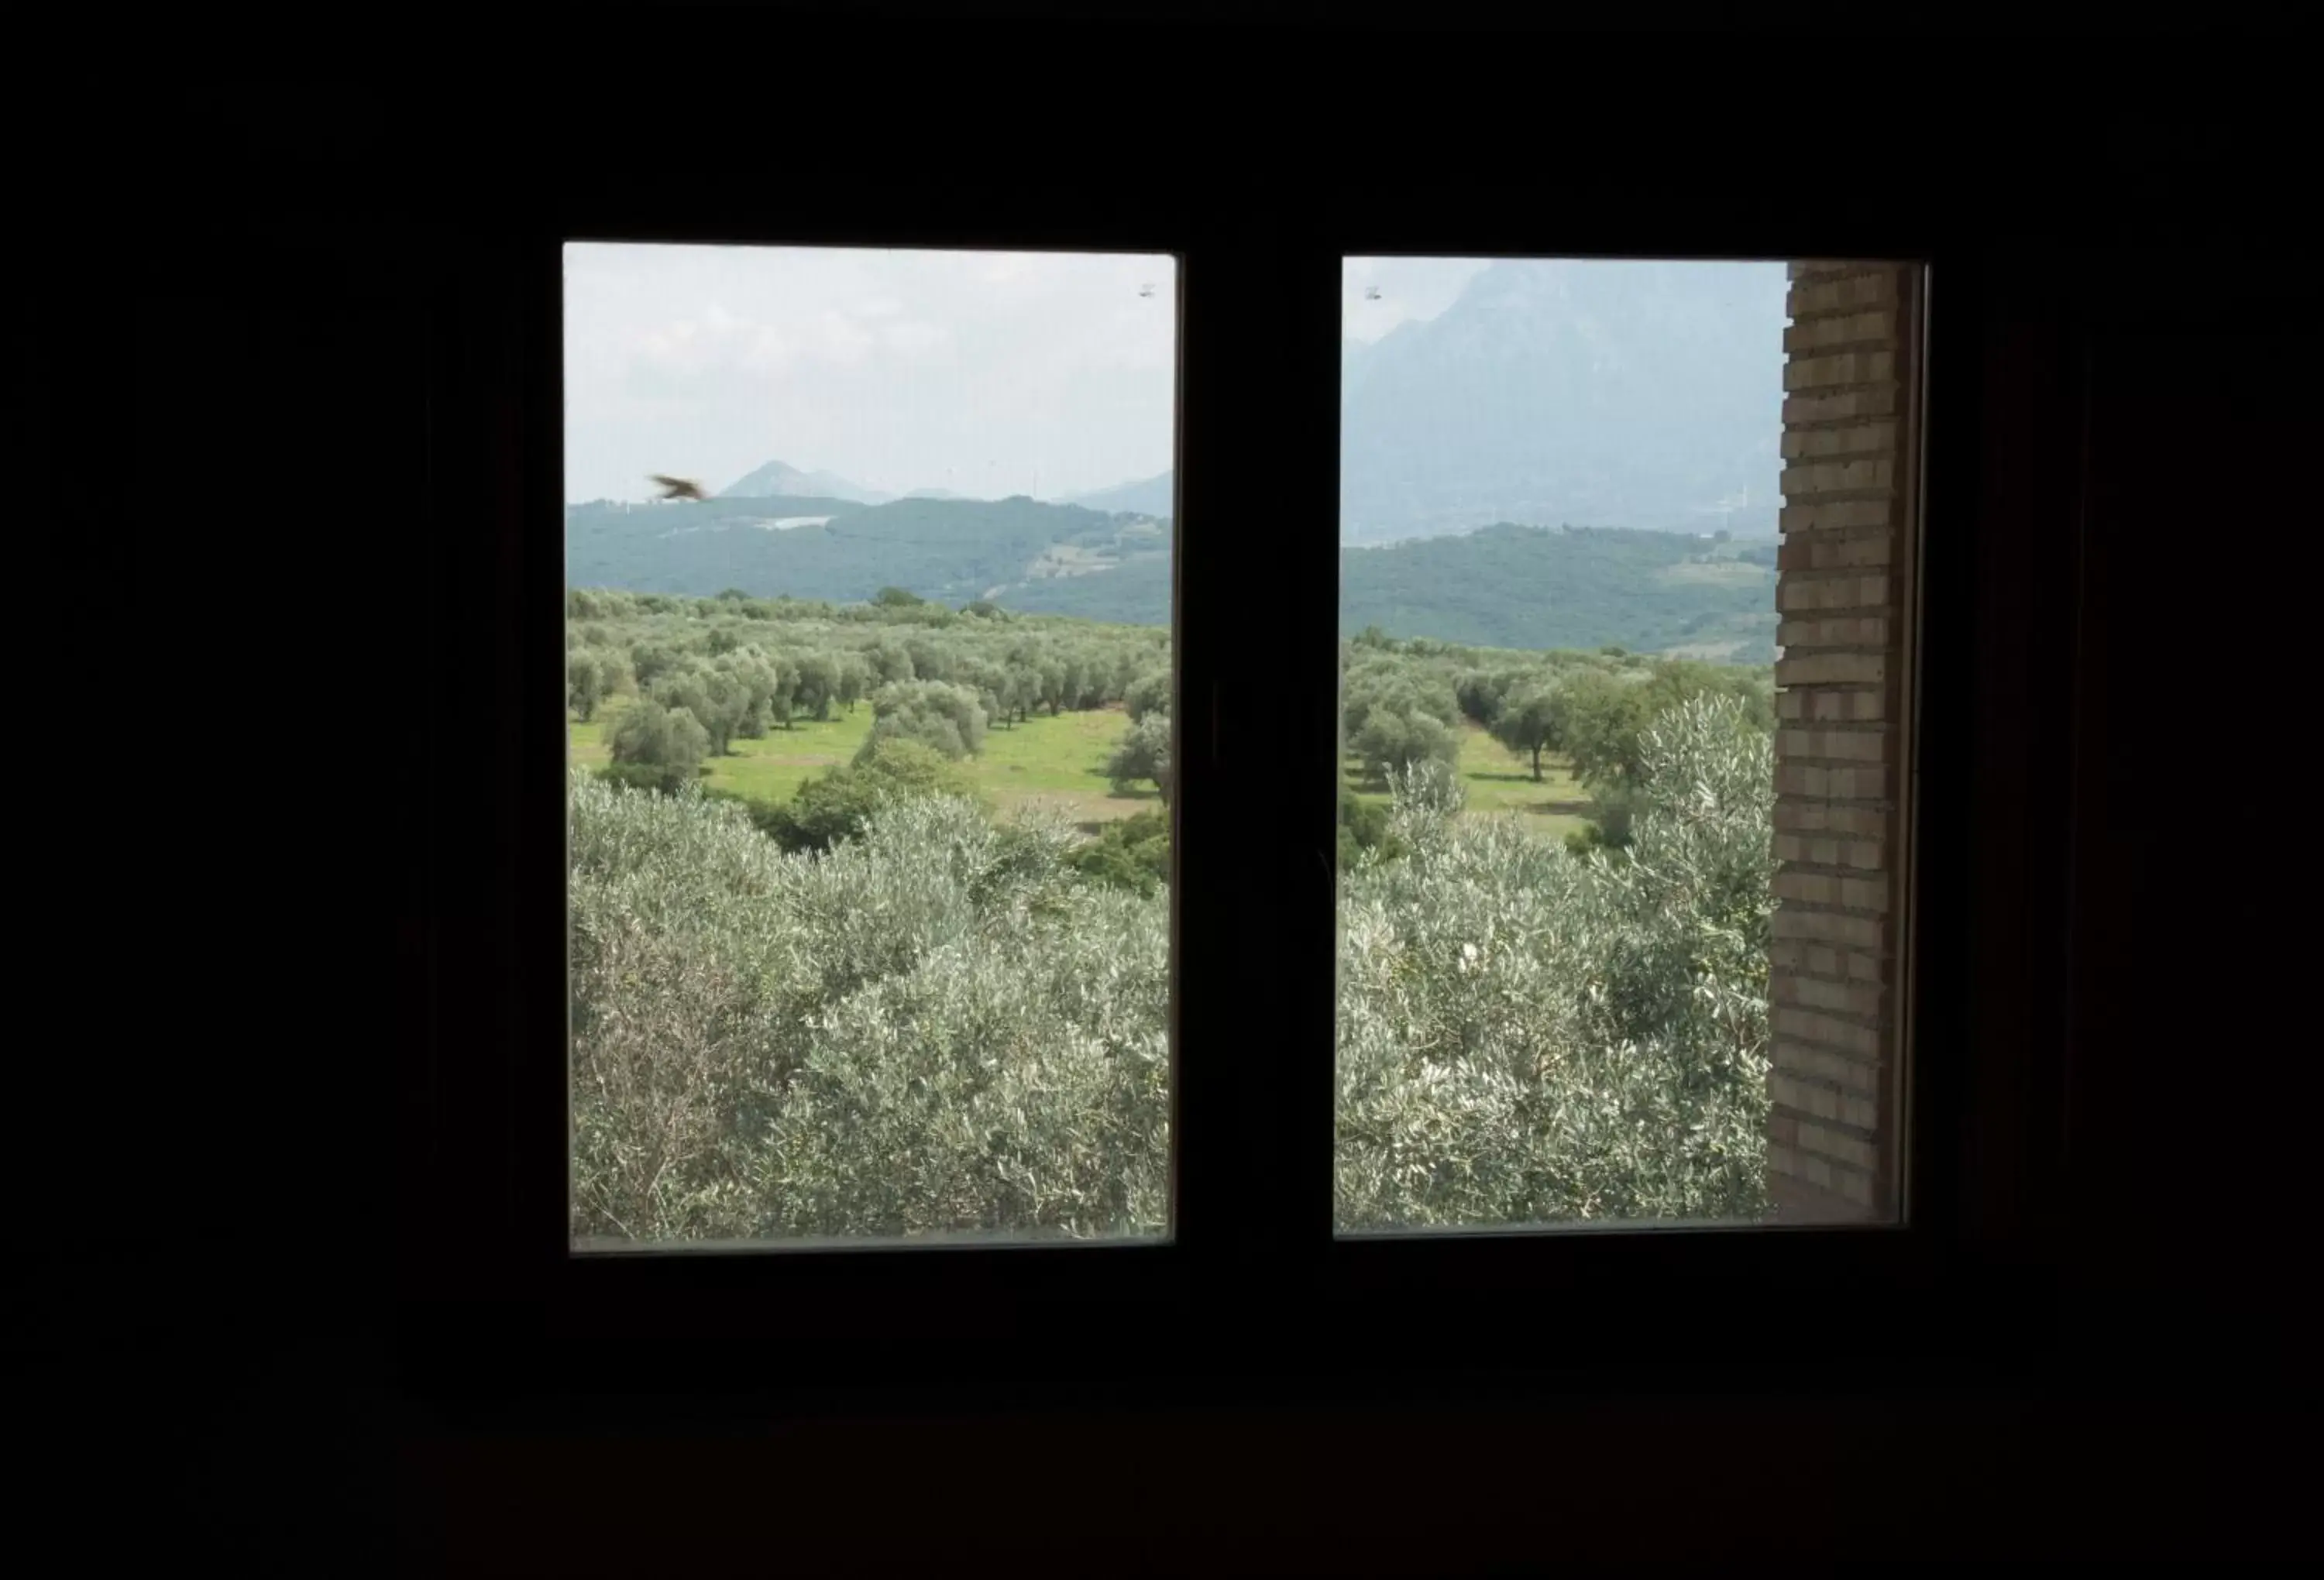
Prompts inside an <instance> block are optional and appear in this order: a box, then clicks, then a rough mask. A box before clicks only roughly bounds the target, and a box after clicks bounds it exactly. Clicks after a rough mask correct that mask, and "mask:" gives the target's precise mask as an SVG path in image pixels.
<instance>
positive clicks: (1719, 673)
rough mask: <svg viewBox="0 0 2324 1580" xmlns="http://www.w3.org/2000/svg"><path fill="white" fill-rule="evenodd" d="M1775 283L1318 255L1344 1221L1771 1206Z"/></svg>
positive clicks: (1596, 1216) (1672, 272)
mask: <svg viewBox="0 0 2324 1580" xmlns="http://www.w3.org/2000/svg"><path fill="white" fill-rule="evenodd" d="M1784 296H1785V280H1784V267H1783V265H1781V264H1780V263H1774V264H1771V263H1720V262H1622V261H1605V260H1573V259H1502V260H1470V259H1454V258H1351V259H1349V260H1348V261H1347V263H1346V283H1345V289H1344V291H1343V302H1344V312H1345V316H1346V340H1345V345H1346V350H1345V354H1344V358H1343V363H1342V431H1341V446H1342V450H1341V492H1340V512H1341V529H1342V542H1343V544H1344V546H1345V547H1343V549H1342V554H1341V558H1340V564H1341V576H1340V612H1341V626H1342V633H1343V636H1344V637H1345V638H1346V639H1345V642H1344V646H1343V652H1342V730H1343V749H1344V753H1345V763H1344V784H1343V786H1342V792H1341V794H1342V806H1343V813H1342V822H1343V832H1342V840H1341V846H1340V858H1341V860H1340V865H1341V873H1340V884H1341V888H1340V921H1341V937H1342V945H1341V960H1340V973H1339V994H1340V1006H1339V1052H1338V1058H1339V1098H1338V1113H1337V1118H1338V1155H1337V1169H1336V1176H1337V1181H1338V1200H1337V1212H1336V1217H1337V1221H1338V1223H1339V1225H1340V1226H1341V1228H1342V1230H1346V1231H1362V1230H1376V1229H1411V1228H1421V1227H1427V1228H1436V1229H1446V1228H1466V1227H1482V1226H1497V1227H1509V1226H1556V1225H1563V1224H1581V1223H1591V1222H1596V1221H1602V1220H1609V1219H1616V1220H1618V1219H1640V1218H1647V1219H1653V1218H1659V1219H1692V1220H1744V1221H1752V1220H1757V1219H1758V1218H1759V1217H1762V1216H1764V1214H1765V1212H1766V1208H1767V1207H1768V1205H1769V1204H1768V1202H1767V1199H1766V1134H1767V1117H1768V1106H1767V1105H1768V1073H1769V1046H1770V1035H1769V1026H1768V1001H1767V985H1768V944H1769V924H1770V919H1771V917H1772V915H1773V914H1774V911H1775V893H1774V879H1775V862H1774V857H1775V851H1774V827H1773V816H1774V811H1775V673H1774V664H1775V657H1776V652H1777V649H1776V646H1775V641H1776V636H1777V631H1776V610H1775V602H1776V599H1775V585H1776V566H1775V559H1776V545H1777V537H1776V528H1777V514H1776V501H1777V499H1778V498H1779V495H1778V491H1777V484H1778V482H1779V472H1780V469H1781V466H1782V460H1781V457H1780V456H1779V455H1778V447H1779V440H1780V437H1781V434H1782V428H1783V369H1784Z"/></svg>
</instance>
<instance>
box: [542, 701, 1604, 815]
mask: <svg viewBox="0 0 2324 1580" xmlns="http://www.w3.org/2000/svg"><path fill="white" fill-rule="evenodd" d="M621 709H622V703H621V701H620V700H619V699H615V700H614V701H612V702H609V703H606V704H605V705H604V707H602V708H600V709H599V710H598V711H597V717H596V718H595V719H594V720H592V721H590V722H588V723H586V724H583V723H579V722H577V721H576V722H572V723H570V724H568V726H567V730H568V735H569V739H570V740H571V742H572V752H573V762H574V765H575V766H576V767H597V766H598V765H600V764H602V763H604V761H605V760H606V753H605V732H606V730H607V729H608V728H609V727H610V725H611V723H612V721H613V720H614V719H617V718H619V717H620V716H621ZM1127 722H1128V716H1127V715H1126V714H1123V713H1122V712H1119V711H1118V710H1115V709H1111V708H1108V709H1102V710H1099V711H1096V712H1087V713H1065V714H1060V715H1059V716H1057V717H1056V718H1049V717H1047V716H1038V717H1035V718H1033V719H1030V720H1028V721H1026V722H1024V723H1022V724H1016V725H1011V726H1009V727H1008V728H1006V729H993V730H987V731H986V732H985V736H984V750H983V751H982V752H981V753H979V754H978V755H977V756H976V757H973V758H970V759H969V762H968V770H969V774H970V776H971V777H972V778H973V780H974V781H975V783H976V785H977V787H978V788H979V789H981V790H982V791H983V792H984V794H985V795H987V796H989V797H991V801H992V804H993V805H994V806H996V807H998V808H1000V809H1001V810H1002V811H1004V812H1005V811H1008V810H1010V809H1012V808H1015V807H1018V806H1021V805H1023V804H1025V803H1026V802H1028V801H1035V800H1039V801H1047V802H1050V803H1053V804H1061V805H1063V806H1065V808H1066V809H1067V810H1068V811H1069V812H1070V813H1071V814H1072V816H1073V818H1074V821H1075V822H1084V823H1091V822H1104V821H1106V820H1107V819H1111V818H1121V817H1128V816H1130V814H1131V813H1137V812H1141V811H1144V810H1145V809H1146V808H1148V807H1149V806H1152V805H1154V804H1156V797H1155V795H1154V792H1153V791H1152V790H1150V789H1148V790H1142V791H1139V792H1137V793H1135V794H1132V795H1114V794H1113V792H1112V789H1111V786H1109V785H1107V783H1106V777H1105V773H1104V766H1105V759H1106V757H1107V755H1108V754H1109V753H1111V751H1112V749H1113V744H1114V742H1115V741H1116V740H1117V739H1120V736H1121V731H1122V729H1123V726H1124V725H1125V724H1126V723H1127ZM870 733H871V709H870V708H869V707H859V708H857V709H856V710H855V712H853V713H852V714H849V713H842V714H840V715H839V716H838V717H836V718H835V719H832V720H830V721H826V722H824V723H816V722H814V721H802V722H800V723H799V724H798V725H797V726H795V727H794V728H792V729H789V730H770V731H769V732H768V734H767V736H766V738H765V739H761V740H744V739H736V740H734V741H733V743H732V745H733V755H732V756H729V757H723V758H711V759H710V772H709V774H708V776H706V779H705V782H706V783H707V784H709V785H712V786H714V787H715V788H717V789H721V790H731V791H733V792H734V793H735V794H737V795H746V796H749V797H750V798H751V799H752V800H753V801H788V800H789V799H790V798H791V796H792V795H794V794H795V793H796V792H797V791H798V787H799V785H800V784H801V782H803V781H804V780H806V779H807V778H809V777H810V776H814V775H816V774H819V773H822V772H823V771H824V770H825V769H826V768H829V767H834V766H835V765H837V764H840V763H844V762H846V761H847V760H848V759H849V758H853V756H854V755H855V751H856V749H857V748H858V747H860V746H862V744H863V738H864V737H865V736H866V735H868V734H870ZM1460 770H1461V779H1462V784H1463V785H1465V786H1466V787H1467V789H1468V793H1469V813H1470V815H1471V816H1488V817H1515V818H1517V819H1520V820H1521V821H1522V822H1524V824H1525V826H1526V828H1528V829H1530V830H1532V831H1534V832H1535V833H1537V834H1541V835H1544V836H1545V837H1547V838H1550V839H1563V838H1564V837H1565V835H1566V834H1568V833H1570V832H1572V831H1574V830H1576V829H1579V828H1580V827H1581V826H1582V822H1584V821H1585V820H1586V818H1587V817H1588V815H1589V810H1590V802H1589V796H1588V794H1587V793H1586V792H1585V791H1584V790H1583V789H1582V786H1581V785H1578V784H1576V783H1575V782H1574V779H1573V776H1572V772H1571V771H1570V770H1569V769H1568V768H1567V767H1566V765H1565V764H1564V763H1563V761H1553V760H1552V759H1549V758H1544V759H1543V762H1542V782H1541V783H1540V784H1538V785H1536V784H1535V783H1534V782H1533V775H1532V771H1531V769H1530V768H1529V767H1528V766H1527V764H1526V761H1525V760H1524V759H1522V758H1517V757H1513V756H1512V755H1510V753H1509V752H1508V751H1507V750H1506V749H1503V748H1502V747H1501V746H1500V744H1499V742H1497V741H1496V740H1494V739H1493V738H1492V737H1491V736H1489V735H1488V734H1486V733H1485V731H1483V730H1480V729H1478V728H1476V727H1475V726H1474V725H1463V727H1462V739H1461V762H1460ZM1349 783H1350V785H1356V789H1357V794H1358V795H1360V796H1362V797H1363V798H1364V799H1365V800H1368V801H1386V800H1387V799H1388V795H1387V794H1386V792H1384V791H1368V790H1365V789H1363V788H1362V787H1361V786H1360V785H1357V782H1356V778H1355V776H1354V774H1353V772H1352V771H1351V773H1350V776H1349Z"/></svg>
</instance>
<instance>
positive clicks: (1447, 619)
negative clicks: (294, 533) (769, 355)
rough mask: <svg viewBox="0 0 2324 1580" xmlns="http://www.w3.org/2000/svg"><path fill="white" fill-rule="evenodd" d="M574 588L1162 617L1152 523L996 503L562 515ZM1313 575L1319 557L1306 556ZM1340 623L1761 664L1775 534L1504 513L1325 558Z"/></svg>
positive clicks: (1154, 621) (826, 502)
mask: <svg viewBox="0 0 2324 1580" xmlns="http://www.w3.org/2000/svg"><path fill="white" fill-rule="evenodd" d="M565 520H566V534H565V537H566V579H567V583H568V584H569V585H572V586H575V587H620V588H625V589H628V590H630V591H632V592H674V593H681V594H686V595H689V596H694V597H708V596H711V595H713V594H715V593H717V592H723V591H724V590H725V589H727V588H729V587H734V588H739V589H741V590H742V591H743V592H752V593H757V594H761V595H765V596H774V595H779V594H788V595H789V596H791V597H795V598H816V599H827V600H830V601H832V602H860V601H862V600H864V599H868V598H870V597H871V595H872V594H873V593H875V592H878V591H879V590H880V589H881V588H882V587H888V586H896V587H903V588H906V589H908V591H910V592H917V593H918V594H920V595H921V596H922V597H924V598H933V599H936V600H938V601H940V602H945V603H949V604H953V605H955V606H957V605H959V604H963V603H965V602H969V601H970V600H972V599H975V598H990V599H991V600H993V601H994V602H997V603H1000V604H1001V606H1002V607H1004V608H1008V609H1014V610H1021V611H1027V612H1038V613H1049V614H1073V615H1080V616H1082V617H1084V619H1089V620H1111V621H1117V622H1120V623H1125V624H1132V625H1165V624H1167V623H1168V622H1169V619H1170V586H1171V553H1170V534H1169V528H1168V527H1167V525H1166V524H1165V523H1163V522H1162V521H1161V520H1159V519H1156V518H1154V517H1152V516H1136V515H1130V514H1117V513H1110V512H1106V511H1101V510H1088V509H1085V508H1084V507H1081V506H1077V505H1059V504H1045V503H1043V502H1041V501H1037V500H1030V499H1027V498H1025V497H1024V496H1023V495H1021V494H1020V495H1018V496H1016V497H1014V498H1010V499H1006V500H896V501H890V503H887V504H881V505H862V504H857V503H855V502H854V501H848V500H840V499H832V498H819V499H818V498H789V497H770V498H764V499H750V498H743V499H730V498H723V497H722V498H718V499H713V500H708V501H702V502H700V503H694V502H673V503H667V504H651V505H622V504H616V503H607V502H603V501H601V502H598V503H595V504H590V505H576V506H572V507H570V508H568V509H567V511H566V515H565ZM1319 568H1320V567H1319ZM1339 570H1340V602H1341V611H1342V620H1341V624H1342V630H1343V631H1344V632H1347V633H1353V632H1355V631H1357V630H1360V629H1362V628H1364V627H1365V626H1368V625H1377V626H1379V627H1381V628H1382V629H1385V630H1387V631H1388V632H1389V633H1390V634H1391V635H1394V636H1398V637H1434V638H1438V639H1440V640H1443V641H1456V642H1469V643H1475V644H1478V645H1480V646H1485V647H1499V648H1570V647H1584V648H1595V647H1601V646H1604V645H1605V644H1608V643H1614V642H1618V643H1620V644H1621V645H1622V646H1624V647H1627V648H1634V649H1637V650H1639V651H1646V652H1662V651H1676V652H1686V653H1692V654H1694V655H1696V656H1699V657H1706V658H1716V659H1723V660H1728V661H1730V662H1742V663H1765V662H1766V661H1767V660H1768V659H1770V658H1772V657H1774V642H1775V546H1774V544H1773V543H1772V542H1768V541H1757V542H1754V541H1750V540H1748V539H1743V538H1734V539H1730V540H1728V541H1723V542H1722V541H1715V540H1713V539H1711V538H1709V537H1703V536H1701V535H1700V534H1696V533H1671V532H1636V531H1623V530H1616V529H1605V530H1599V529H1582V528H1575V529H1571V530H1568V529H1563V528H1540V527H1522V526H1511V525H1508V524H1502V525H1498V526H1493V527H1488V528H1482V529H1480V530H1479V531H1474V532H1467V533H1447V534H1442V535H1439V536H1436V537H1425V538H1415V539H1410V540H1407V541H1405V542H1400V543H1397V544H1393V545H1389V546H1386V547H1342V549H1341V551H1340V567H1339Z"/></svg>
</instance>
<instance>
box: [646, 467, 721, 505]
mask: <svg viewBox="0 0 2324 1580" xmlns="http://www.w3.org/2000/svg"><path fill="white" fill-rule="evenodd" d="M652 480H653V482H654V484H655V485H656V486H657V487H659V489H660V490H661V497H662V498H664V499H666V500H706V499H708V498H709V497H710V496H709V495H708V494H706V493H705V492H704V491H702V485H701V484H700V483H698V482H695V481H694V479H692V478H690V477H664V476H663V475H662V474H661V473H659V472H657V473H652Z"/></svg>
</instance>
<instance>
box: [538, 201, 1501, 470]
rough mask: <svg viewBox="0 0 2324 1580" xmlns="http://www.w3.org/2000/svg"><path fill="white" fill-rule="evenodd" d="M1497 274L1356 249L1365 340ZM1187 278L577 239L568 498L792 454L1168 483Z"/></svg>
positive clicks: (569, 306)
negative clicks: (1147, 292)
mask: <svg viewBox="0 0 2324 1580" xmlns="http://www.w3.org/2000/svg"><path fill="white" fill-rule="evenodd" d="M1483 267H1484V264H1483V263H1482V262H1479V261H1476V260H1471V259H1450V258H1367V259H1351V260H1350V261H1349V263H1348V266H1347V271H1346V280H1345V282H1344V285H1343V289H1342V296H1343V304H1342V305H1343V308H1344V319H1345V324H1346V328H1347V333H1348V334H1349V335H1351V336H1352V337H1354V338H1356V339H1359V340H1367V341H1369V340H1375V339H1378V338H1379V336H1380V335H1384V334H1386V333H1387V332H1388V330H1389V329H1391V328H1394V327H1395V326H1397V324H1399V323H1402V322H1403V321H1405V320H1406V319H1407V318H1427V317H1434V316H1435V315H1437V314H1438V313H1441V312H1443V310H1444V308H1446V307H1448V306H1450V305H1451V303H1452V299H1453V298H1454V297H1455V296H1457V295H1458V294H1459V293H1460V290H1461V288H1462V285H1464V284H1466V283H1467V281H1468V280H1469V279H1470V278H1471V276H1472V275H1474V274H1476V273H1477V272H1478V271H1480V270H1481V269H1482V268H1483ZM1148 285H1150V286H1152V287H1153V288H1154V294H1153V295H1151V296H1143V295H1140V294H1139V292H1140V288H1142V287H1144V286H1148ZM1367 288H1377V289H1379V292H1380V298H1379V300H1377V301H1374V300H1371V299H1369V297H1368V296H1367V294H1366V291H1367ZM1175 299H1176V262H1174V261H1173V260H1171V259H1169V258H1167V257H1137V256H1126V255H1120V254H1092V253H1081V254H1074V253H927V252H886V251H870V250H860V249H841V248H789V247H668V246H636V245H629V244H612V243H574V244H572V245H570V246H568V247H567V248H566V250H565V399H566V430H565V434H566V437H565V448H566V455H565V484H566V497H567V498H568V499H573V500H589V499H600V498H604V499H642V498H644V497H646V496H647V495H648V494H649V493H650V492H651V491H652V490H651V485H650V484H649V483H648V482H646V474H647V473H654V472H662V473H672V474H675V475H677V476H680V477H696V478H699V479H701V480H702V482H705V484H707V485H708V486H709V487H711V488H713V489H723V488H724V487H725V486H726V485H727V484H729V483H731V482H734V481H735V480H736V479H738V478H740V477H742V475H743V474H744V473H748V472H750V471H752V470H753V469H754V468H756V467H759V466H761V465H763V464H766V463H767V462H769V461H775V460H779V461H785V462H788V463H789V464H791V465H793V466H796V467H798V468H800V469H801V470H803V471H809V472H814V471H826V472H835V473H839V474H840V475H842V476H844V477H846V478H849V479H851V480H852V481H853V482H857V483H860V484H862V485H863V486H865V487H867V488H875V489H881V490H884V491H888V492H890V493H903V492H905V491H908V490H910V489H915V488H944V489H950V490H952V491H954V492H957V493H964V494H972V495H975V496H978V497H981V498H988V499H997V498H1000V497H1002V496H1004V495H1008V494H1012V493H1026V494H1031V495H1033V496H1035V497H1036V498H1055V497H1057V496H1059V495H1064V494H1074V493H1084V492H1087V491H1091V490H1093V489H1100V488H1107V487H1111V485H1113V484H1115V483H1118V482H1129V481H1130V480H1132V479H1135V478H1141V477H1150V476H1152V475H1153V474H1154V473H1157V472H1160V471H1163V470H1164V469H1165V468H1167V466H1169V464H1170V463H1171V444H1172V437H1173V429H1172V423H1173V412H1172V409H1171V402H1172V398H1173V392H1174V385H1175V369H1174V359H1175V357H1176V328H1175V325H1174V323H1173V315H1174V312H1175Z"/></svg>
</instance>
